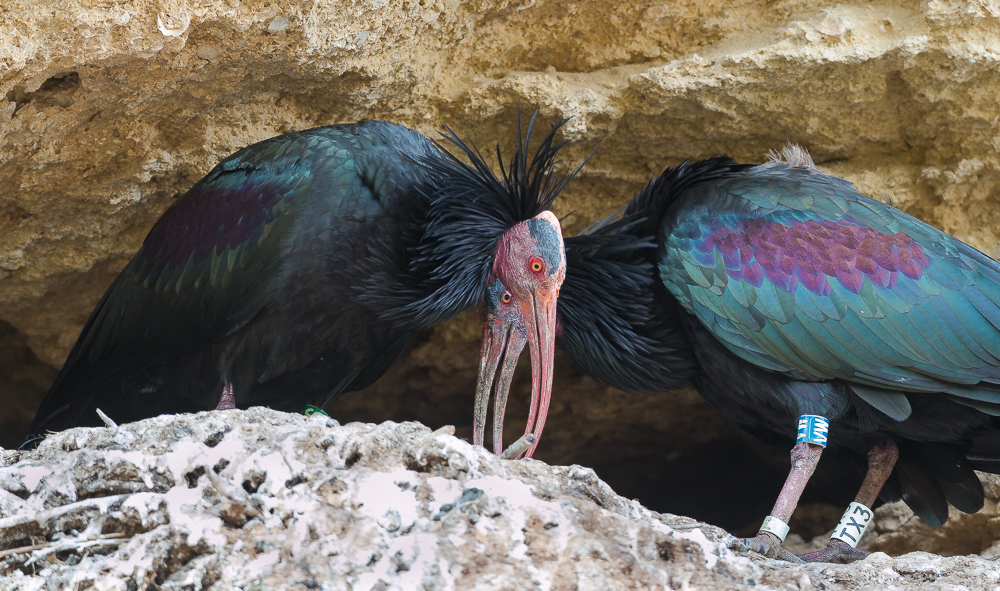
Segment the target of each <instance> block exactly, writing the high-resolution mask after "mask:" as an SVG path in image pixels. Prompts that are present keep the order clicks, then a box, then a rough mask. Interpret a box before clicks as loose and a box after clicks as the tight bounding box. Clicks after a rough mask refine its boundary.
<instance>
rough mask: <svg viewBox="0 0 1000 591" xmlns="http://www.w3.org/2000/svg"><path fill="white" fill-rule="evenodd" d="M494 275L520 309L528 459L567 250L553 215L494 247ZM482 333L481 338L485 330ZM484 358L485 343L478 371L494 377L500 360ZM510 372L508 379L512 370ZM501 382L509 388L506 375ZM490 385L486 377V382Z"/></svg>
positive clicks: (544, 393)
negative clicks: (526, 370) (527, 372)
mask: <svg viewBox="0 0 1000 591" xmlns="http://www.w3.org/2000/svg"><path fill="white" fill-rule="evenodd" d="M493 272H494V274H495V275H496V276H497V278H498V279H500V281H501V282H502V283H503V285H504V286H506V288H507V290H508V291H509V293H510V294H511V298H512V303H516V304H517V307H518V308H519V309H520V312H521V317H522V319H523V323H524V329H525V332H526V336H527V340H528V347H529V349H530V351H531V376H532V383H531V410H530V412H529V414H528V425H527V427H526V429H525V433H534V435H535V443H534V445H532V447H531V449H530V450H528V453H527V456H528V457H531V455H532V454H533V453H534V451H535V448H536V447H537V446H538V441H539V440H540V439H541V436H542V430H543V429H544V427H545V418H546V416H547V414H548V409H549V402H550V401H551V397H552V366H553V357H554V355H555V336H556V299H557V298H558V297H559V288H560V287H561V286H562V283H563V280H564V279H565V278H566V251H565V248H564V246H563V238H562V228H561V227H560V225H559V219H558V218H556V216H555V215H554V214H553V213H552V212H550V211H544V212H542V213H540V214H538V215H537V216H535V217H534V218H532V219H530V220H528V221H525V222H521V223H520V224H517V225H516V226H514V227H513V228H511V229H510V230H508V231H507V233H506V234H505V235H504V236H503V238H502V239H501V240H500V244H499V245H498V247H497V253H496V257H495V258H494V261H493ZM483 330H484V333H485V330H486V328H485V327H484V329H483ZM486 355H487V351H486V350H485V342H484V350H483V356H484V358H483V362H482V363H481V365H480V369H481V370H482V369H487V368H488V367H490V366H491V365H490V363H492V366H491V367H492V368H493V370H494V372H495V371H496V367H497V364H498V363H499V358H494V360H493V361H492V362H490V360H488V359H486V357H485V356H486ZM510 371H511V374H513V367H512V368H511V370H510ZM491 375H492V374H491ZM503 377H504V376H501V378H503ZM482 379H483V378H482V376H481V377H480V380H481V381H482ZM506 379H507V382H506V387H507V388H508V389H509V385H510V376H507V377H506ZM492 381H493V380H492V377H490V383H492ZM501 381H502V380H501ZM498 385H499V383H498ZM501 395H502V396H503V398H504V400H506V397H507V392H506V391H504V392H503V393H502V394H501V393H500V392H499V390H498V392H497V396H498V398H499V397H500V396H501ZM536 419H537V420H536Z"/></svg>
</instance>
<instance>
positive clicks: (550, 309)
mask: <svg viewBox="0 0 1000 591" xmlns="http://www.w3.org/2000/svg"><path fill="white" fill-rule="evenodd" d="M531 296H532V297H531V299H530V300H528V301H524V300H522V301H520V302H519V304H520V306H521V315H522V317H523V319H524V328H525V331H526V332H527V337H528V349H529V350H530V351H531V407H530V410H529V411H528V424H527V425H526V427H525V429H524V432H525V434H528V433H534V435H535V443H534V444H532V446H531V449H529V450H528V452H527V453H526V454H525V457H528V458H530V457H531V455H532V454H533V453H535V448H537V447H538V442H539V441H540V440H541V438H542V430H543V429H544V428H545V418H546V417H547V416H548V413H549V403H550V402H551V400H552V371H553V366H554V364H555V362H554V359H555V338H556V296H555V294H552V295H551V296H547V295H545V294H539V293H532V294H531ZM508 387H509V381H508ZM504 396H505V397H506V394H504ZM497 397H498V398H499V393H498V396H497Z"/></svg>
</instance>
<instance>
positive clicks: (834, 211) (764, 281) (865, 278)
mask: <svg viewBox="0 0 1000 591" xmlns="http://www.w3.org/2000/svg"><path fill="white" fill-rule="evenodd" d="M764 189H766V190H764ZM720 204H723V205H720ZM661 237H662V239H661V241H660V244H661V247H660V248H661V251H660V252H661V257H660V274H661V277H662V278H663V281H664V284H665V285H666V286H667V288H668V289H669V290H670V292H671V294H673V295H674V296H675V297H676V298H677V300H678V301H679V302H680V304H681V305H682V306H683V307H684V308H685V309H686V310H688V311H689V312H691V313H692V314H694V315H695V317H697V318H698V320H699V321H700V322H701V323H702V325H704V326H706V327H708V328H709V330H711V332H712V333H713V334H714V335H715V336H716V337H717V338H718V339H719V340H720V342H722V343H723V344H724V345H725V346H726V348H727V349H728V350H729V351H731V352H732V353H734V354H735V355H737V356H738V357H740V358H742V359H744V360H747V361H750V362H752V363H754V364H756V365H759V366H761V367H766V368H767V369H770V370H772V371H779V372H782V373H785V374H786V375H789V376H791V377H795V378H797V379H806V380H833V379H842V380H846V381H848V382H849V383H850V384H851V386H852V388H853V389H854V391H855V393H856V394H858V395H859V396H861V397H862V398H863V399H865V400H866V401H868V402H869V403H871V404H873V405H874V406H876V407H877V408H879V409H881V410H884V411H885V412H887V413H888V414H890V416H892V417H893V418H895V419H897V420H902V419H905V418H906V416H907V415H908V414H909V409H908V405H907V404H906V398H905V396H901V395H899V394H894V393H904V392H942V393H947V394H948V395H950V396H951V397H952V399H953V400H955V401H956V402H959V403H962V404H968V405H970V406H973V407H975V408H977V409H979V410H982V411H984V412H988V413H990V414H994V415H1000V386H998V385H997V384H1000V328H998V327H1000V265H998V264H997V263H996V262H995V261H993V260H992V259H990V258H989V257H987V256H985V255H983V254H982V253H981V252H979V251H976V250H975V249H973V248H971V247H969V246H968V245H966V244H963V243H962V242H960V241H958V240H955V239H954V238H952V237H951V236H948V235H947V234H944V233H943V232H940V231H939V230H936V229H934V228H933V227H931V226H928V225H927V224H925V223H923V222H921V221H919V220H917V219H915V218H913V217H911V216H909V215H907V214H905V213H903V212H901V211H899V210H897V209H894V208H891V207H889V206H887V205H885V204H883V203H880V202H878V201H874V200H872V199H869V198H867V197H865V196H863V195H861V194H860V193H858V192H857V191H856V190H855V189H854V188H853V186H851V185H850V184H849V183H847V182H846V181H843V180H841V179H837V178H835V177H830V176H826V175H819V174H816V173H813V172H811V171H809V170H806V169H802V168H793V167H786V166H776V165H773V166H771V167H770V168H768V167H767V166H764V167H761V168H759V169H757V172H756V173H755V174H754V175H752V176H751V175H746V176H738V177H734V178H730V179H726V180H724V181H718V182H714V183H712V184H710V185H705V186H704V188H703V189H701V191H700V192H699V190H697V189H695V190H692V191H690V192H689V193H688V194H686V195H685V196H684V200H683V203H679V204H678V205H677V206H676V207H675V208H673V209H672V210H671V213H670V215H668V217H667V218H666V219H665V220H664V223H663V225H662V227H661Z"/></svg>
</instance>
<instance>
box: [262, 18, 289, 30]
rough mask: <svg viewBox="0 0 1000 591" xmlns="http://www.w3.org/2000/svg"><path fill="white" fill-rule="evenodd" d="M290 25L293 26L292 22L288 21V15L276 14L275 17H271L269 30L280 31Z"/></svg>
mask: <svg viewBox="0 0 1000 591" xmlns="http://www.w3.org/2000/svg"><path fill="white" fill-rule="evenodd" d="M289 26H291V23H290V22H288V17H284V16H276V17H274V18H273V19H271V24H269V25H268V26H267V32H268V33H280V32H282V31H284V30H285V29H287V28H288V27H289Z"/></svg>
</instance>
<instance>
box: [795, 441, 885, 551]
mask: <svg viewBox="0 0 1000 591" xmlns="http://www.w3.org/2000/svg"><path fill="white" fill-rule="evenodd" d="M897 459H899V449H898V448H897V447H896V443H895V442H894V441H893V440H891V439H887V440H885V441H884V442H882V443H881V444H879V445H876V446H875V447H873V448H871V450H870V451H869V452H868V473H867V474H865V481H864V482H862V483H861V490H859V491H858V495H857V496H856V497H854V502H855V503H861V504H862V505H864V506H865V507H869V508H871V506H872V503H874V502H875V499H877V498H878V493H879V491H881V490H882V487H883V486H885V481H886V480H888V479H889V475H890V474H892V469H893V468H894V467H895V466H896V460H897ZM865 556H868V553H867V552H865V551H864V550H858V549H857V548H851V547H850V545H848V544H846V543H844V542H842V541H840V540H830V543H829V544H828V545H827V547H826V548H824V549H822V550H820V551H818V552H810V553H809V554H803V555H802V556H800V557H799V558H801V559H802V560H805V561H806V562H836V563H840V564H847V563H849V562H854V561H855V560H861V559H862V558H864V557H865Z"/></svg>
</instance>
